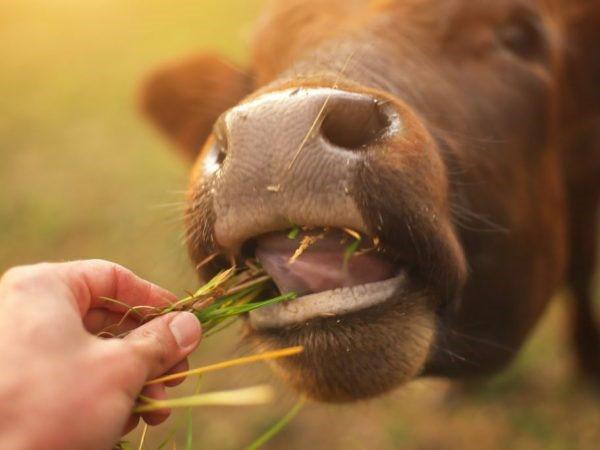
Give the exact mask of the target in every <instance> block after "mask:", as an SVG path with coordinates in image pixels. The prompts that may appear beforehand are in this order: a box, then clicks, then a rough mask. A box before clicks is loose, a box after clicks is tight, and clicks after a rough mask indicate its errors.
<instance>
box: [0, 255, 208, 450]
mask: <svg viewBox="0 0 600 450" xmlns="http://www.w3.org/2000/svg"><path fill="white" fill-rule="evenodd" d="M103 297H107V298H111V299H116V300H119V301H120V302H122V303H125V304H127V305H129V306H140V305H147V306H157V307H164V306H166V305H168V304H169V303H171V302H173V301H175V300H176V298H175V297H174V296H173V294H171V293H169V292H167V291H165V290H164V289H162V288H160V287H158V286H156V285H154V284H151V283H149V282H147V281H144V280H142V279H140V278H138V277H137V276H135V275H134V274H133V273H132V272H130V271H129V270H127V269H125V268H123V267H121V266H118V265H116V264H113V263H110V262H106V261H99V260H93V261H78V262H71V263H62V264H50V263H44V264H38V265H34V266H23V267H17V268H14V269H11V270H9V271H8V272H7V273H6V274H5V275H4V276H3V277H2V278H1V279H0V365H1V369H0V448H2V449H5V448H6V449H22V450H28V449H31V450H34V449H35V450H38V449H42V448H46V449H61V450H68V449H73V450H75V449H78V450H79V449H85V450H96V449H97V450H106V449H110V448H111V446H112V445H113V444H114V443H115V442H116V441H117V440H118V439H119V438H120V436H121V435H122V434H123V433H124V432H126V431H128V430H131V429H132V428H133V427H135V425H136V424H137V422H138V420H139V417H136V416H132V415H131V411H132V408H133V406H134V404H135V400H136V398H137V397H138V395H140V394H141V393H142V394H143V395H146V396H148V397H153V398H157V399H160V398H164V397H165V388H164V386H163V385H155V386H149V387H147V388H145V389H144V387H143V386H144V383H145V382H146V381H148V380H150V379H152V378H155V377H157V376H160V375H162V374H164V373H167V372H174V371H180V370H185V368H186V367H187V362H186V359H185V358H186V356H187V355H188V354H189V353H190V352H192V351H193V350H194V349H195V348H196V346H197V345H198V343H199V341H200V337H201V330H200V325H199V321H198V320H197V319H196V317H194V315H193V314H190V313H171V314H168V315H165V316H162V317H158V318H156V319H154V320H152V321H150V322H147V323H145V324H143V325H141V326H139V327H137V326H138V325H139V323H138V322H136V321H135V320H134V318H133V317H131V316H130V317H128V318H127V319H126V320H124V321H122V323H121V319H122V318H123V315H124V313H125V312H126V311H127V308H126V307H125V306H123V305H118V304H117V303H114V302H109V301H106V300H103V299H102V298H103ZM115 324H117V325H118V328H119V329H118V330H117V332H123V331H127V330H132V331H131V332H130V333H129V334H128V335H127V336H126V337H125V338H124V339H100V338H98V337H96V336H95V334H97V333H98V332H100V331H102V330H103V329H105V327H107V326H109V325H115ZM136 327H137V328H136ZM168 413H169V412H168V411H161V412H158V413H151V414H148V415H144V416H143V418H144V420H145V421H146V422H147V423H149V424H152V425H154V424H157V423H160V422H162V421H163V420H164V419H166V417H167V416H168Z"/></svg>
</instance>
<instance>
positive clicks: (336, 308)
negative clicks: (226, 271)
mask: <svg viewBox="0 0 600 450" xmlns="http://www.w3.org/2000/svg"><path fill="white" fill-rule="evenodd" d="M407 285H408V276H407V274H406V272H405V271H401V272H400V274H399V275H397V276H396V277H393V278H390V279H387V280H383V281H377V282H374V283H367V284H362V285H357V286H351V287H343V288H338V289H333V290H329V291H323V292H318V293H315V294H309V295H305V296H302V297H299V298H297V299H295V300H292V301H288V302H284V303H278V304H275V305H271V306H267V307H265V308H261V309H258V310H255V311H252V312H251V313H250V314H249V316H250V323H251V325H252V327H253V328H254V329H256V330H267V329H275V328H284V327H288V326H293V325H298V324H302V323H304V322H307V321H309V320H312V319H317V318H327V317H335V316H342V315H344V314H349V313H353V312H356V311H361V310H364V309H367V308H370V307H373V306H377V305H380V304H383V303H385V302H387V301H388V300H389V299H390V298H392V297H394V296H395V295H397V294H398V292H400V291H401V290H402V289H404V288H406V287H407Z"/></svg>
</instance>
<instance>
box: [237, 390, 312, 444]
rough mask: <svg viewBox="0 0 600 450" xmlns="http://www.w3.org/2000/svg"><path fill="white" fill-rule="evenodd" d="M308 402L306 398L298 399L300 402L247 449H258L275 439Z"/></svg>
mask: <svg viewBox="0 0 600 450" xmlns="http://www.w3.org/2000/svg"><path fill="white" fill-rule="evenodd" d="M305 403H306V399H305V398H301V399H300V400H298V403H296V404H295V405H294V407H293V408H292V409H291V410H290V411H289V412H288V413H287V414H286V415H285V416H283V417H282V418H281V419H279V420H278V421H277V422H275V423H274V424H273V426H272V427H271V428H269V429H268V430H267V431H266V432H265V433H264V434H263V435H262V436H260V437H259V438H258V439H257V440H255V441H254V442H253V443H252V444H250V445H249V446H248V447H246V450H257V449H259V448H261V447H262V446H263V445H265V444H266V443H267V442H269V441H270V440H271V439H273V438H274V437H275V436H276V435H277V434H279V433H280V432H281V430H283V429H284V428H285V427H286V426H287V425H288V424H289V423H290V422H291V421H292V420H293V419H294V417H296V416H297V415H298V413H299V412H300V410H302V407H303V406H304V404H305Z"/></svg>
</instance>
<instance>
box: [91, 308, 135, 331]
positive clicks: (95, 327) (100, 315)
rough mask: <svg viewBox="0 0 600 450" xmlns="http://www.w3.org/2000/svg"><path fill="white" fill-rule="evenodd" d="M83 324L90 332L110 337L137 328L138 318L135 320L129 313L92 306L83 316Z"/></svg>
mask: <svg viewBox="0 0 600 450" xmlns="http://www.w3.org/2000/svg"><path fill="white" fill-rule="evenodd" d="M83 325H84V327H85V329H86V330H87V331H88V332H90V333H91V334H94V335H102V337H110V336H120V335H122V334H124V333H127V332H129V331H131V330H133V329H134V328H137V327H138V326H139V325H140V320H139V319H137V320H136V319H135V318H134V317H132V316H131V314H127V313H120V312H113V311H108V310H106V309H102V308H94V309H90V311H89V312H88V313H87V314H86V315H85V317H84V318H83Z"/></svg>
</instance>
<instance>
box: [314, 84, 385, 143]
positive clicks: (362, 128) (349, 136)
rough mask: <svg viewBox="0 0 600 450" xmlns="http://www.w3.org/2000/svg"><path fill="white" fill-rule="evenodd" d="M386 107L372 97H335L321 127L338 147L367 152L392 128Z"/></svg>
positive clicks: (323, 133) (330, 140) (325, 137)
mask: <svg viewBox="0 0 600 450" xmlns="http://www.w3.org/2000/svg"><path fill="white" fill-rule="evenodd" d="M391 124H392V122H391V119H390V117H389V116H388V114H387V113H386V111H385V110H384V108H383V105H382V104H381V103H380V102H379V101H378V100H376V99H373V98H371V97H366V96H364V97H362V96H361V97H350V98H344V97H340V98H334V99H332V100H331V104H330V105H329V107H328V108H327V110H326V114H325V116H324V119H323V123H322V124H321V135H322V136H323V138H324V139H325V140H327V141H328V142H329V143H330V144H332V145H334V146H335V147H339V148H342V149H344V150H350V151H360V150H366V149H368V148H369V147H371V146H372V145H373V144H375V143H376V142H377V141H378V140H379V139H381V137H383V136H384V135H385V134H386V133H387V132H388V131H389V129H390V127H391Z"/></svg>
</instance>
